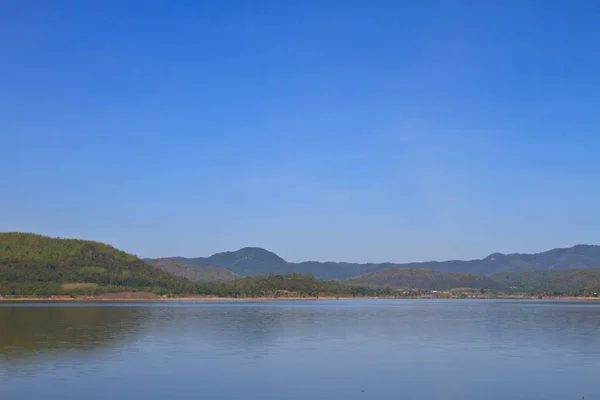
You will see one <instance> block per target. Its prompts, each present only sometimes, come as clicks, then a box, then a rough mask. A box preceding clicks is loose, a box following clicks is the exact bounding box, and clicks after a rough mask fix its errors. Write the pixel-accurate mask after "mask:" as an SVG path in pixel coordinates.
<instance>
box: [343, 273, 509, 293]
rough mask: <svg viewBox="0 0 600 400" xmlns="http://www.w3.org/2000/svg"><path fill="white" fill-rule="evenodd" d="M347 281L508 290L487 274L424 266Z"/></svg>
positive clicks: (363, 276)
mask: <svg viewBox="0 0 600 400" xmlns="http://www.w3.org/2000/svg"><path fill="white" fill-rule="evenodd" d="M346 283H348V284H351V285H361V286H368V287H386V286H389V287H392V288H397V289H427V290H450V289H458V288H472V289H490V290H497V291H502V290H508V286H507V285H505V284H503V283H501V282H498V281H495V280H493V279H492V278H490V277H489V276H486V275H477V274H468V273H448V272H440V271H433V270H431V269H423V268H404V269H397V268H396V269H386V270H383V271H377V272H372V273H370V274H367V275H362V276H357V277H354V278H351V279H349V280H348V281H346Z"/></svg>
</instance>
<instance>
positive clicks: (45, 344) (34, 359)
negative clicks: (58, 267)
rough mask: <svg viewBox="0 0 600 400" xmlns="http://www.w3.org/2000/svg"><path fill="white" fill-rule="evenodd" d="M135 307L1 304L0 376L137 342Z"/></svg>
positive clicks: (29, 371)
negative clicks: (17, 305)
mask: <svg viewBox="0 0 600 400" xmlns="http://www.w3.org/2000/svg"><path fill="white" fill-rule="evenodd" d="M140 311H142V310H141V309H139V308H135V307H88V306H73V305H50V306H44V307H38V306H34V307H15V306H10V305H9V306H6V305H4V306H2V307H0V321H1V323H0V374H2V375H14V376H18V375H27V374H30V373H33V372H35V369H34V368H33V369H32V367H35V366H36V365H42V364H45V363H48V362H49V361H50V362H51V364H52V365H54V364H55V363H57V362H59V361H60V360H63V361H64V360H72V359H77V358H78V357H83V358H84V359H87V358H89V357H92V358H93V357H94V355H95V354H102V353H106V352H110V350H111V349H114V348H119V347H122V346H125V345H126V344H127V343H129V342H131V341H133V340H135V335H136V333H139V327H140V325H141V322H140V321H141V320H142V318H141V314H142V313H141V312H140Z"/></svg>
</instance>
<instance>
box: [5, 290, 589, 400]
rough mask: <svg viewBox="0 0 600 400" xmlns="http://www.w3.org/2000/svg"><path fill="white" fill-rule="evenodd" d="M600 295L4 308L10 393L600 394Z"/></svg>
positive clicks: (22, 395)
mask: <svg viewBox="0 0 600 400" xmlns="http://www.w3.org/2000/svg"><path fill="white" fill-rule="evenodd" d="M599 328H600V304H599V303H578V302H550V301H540V302H533V301H532V302H527V301H483V300H482V301H474V300H473V301H471V300H453V301H452V300H445V301H444V300H356V301H330V302H327V301H314V302H310V301H306V302H214V303H213V302H199V303H144V304H56V303H54V304H36V305H31V304H0V399H2V400H7V399H45V400H48V399H49V400H53V399H61V400H62V399H138V398H139V399H165V398H171V399H172V398H176V399H256V400H258V399H261V400H262V399H334V400H335V399H343V400H351V399H486V400H490V399H491V400H495V399H527V400H532V399H557V400H558V399H560V400H568V399H573V400H579V399H581V397H582V396H585V398H586V400H594V399H600V332H599Z"/></svg>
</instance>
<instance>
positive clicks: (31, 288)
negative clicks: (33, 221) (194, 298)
mask: <svg viewBox="0 0 600 400" xmlns="http://www.w3.org/2000/svg"><path fill="white" fill-rule="evenodd" d="M124 289H127V290H131V291H142V290H148V291H153V292H157V293H163V292H165V293H176V292H189V291H192V290H194V283H193V282H190V281H188V280H187V279H182V278H178V277H175V276H174V275H172V274H170V273H167V272H164V271H162V270H160V269H158V268H155V267H153V266H151V265H149V264H148V263H146V262H144V261H142V260H140V259H139V258H137V257H136V256H134V255H131V254H127V253H125V252H123V251H120V250H117V249H115V248H113V247H111V246H108V245H106V244H103V243H98V242H92V241H87V240H77V239H58V238H51V237H47V236H41V235H35V234H29V233H0V294H3V295H8V294H12V295H49V294H58V293H65V292H73V291H75V292H77V291H79V292H81V291H87V292H106V291H114V290H121V291H123V290H124Z"/></svg>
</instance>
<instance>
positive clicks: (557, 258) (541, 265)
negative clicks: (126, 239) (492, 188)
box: [147, 245, 600, 280]
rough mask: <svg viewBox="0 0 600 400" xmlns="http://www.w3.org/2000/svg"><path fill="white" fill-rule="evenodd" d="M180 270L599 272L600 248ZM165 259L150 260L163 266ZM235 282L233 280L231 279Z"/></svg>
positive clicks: (230, 257) (327, 275)
mask: <svg viewBox="0 0 600 400" xmlns="http://www.w3.org/2000/svg"><path fill="white" fill-rule="evenodd" d="M169 259H170V260H174V261H176V262H177V264H178V265H180V266H201V267H220V268H224V269H227V270H229V271H230V272H232V273H234V274H237V275H241V276H255V275H269V274H288V273H301V274H310V275H314V276H315V277H316V278H318V279H329V280H346V279H350V278H353V277H357V276H361V275H366V274H370V273H373V272H378V271H383V270H389V269H429V270H433V271H440V272H449V273H470V274H480V275H492V274H496V273H499V272H528V271H546V270H568V269H590V268H600V246H592V245H576V246H573V247H569V248H557V249H552V250H549V251H546V252H543V253H536V254H519V253H514V254H502V253H494V254H490V255H489V256H487V257H485V258H483V259H479V260H468V261H459V260H452V261H427V262H412V263H367V264H358V263H347V262H318V261H305V262H300V263H291V262H287V261H286V260H284V259H283V258H281V257H279V256H278V255H277V254H275V253H273V252H270V251H268V250H265V249H262V248H259V247H245V248H242V249H240V250H237V251H228V252H224V253H217V254H214V255H212V256H210V257H198V258H183V257H172V258H169ZM161 260H165V259H154V260H152V259H148V260H147V261H150V262H152V263H155V264H156V263H159V264H160V263H162V262H163V261H161ZM231 278H233V277H231Z"/></svg>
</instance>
